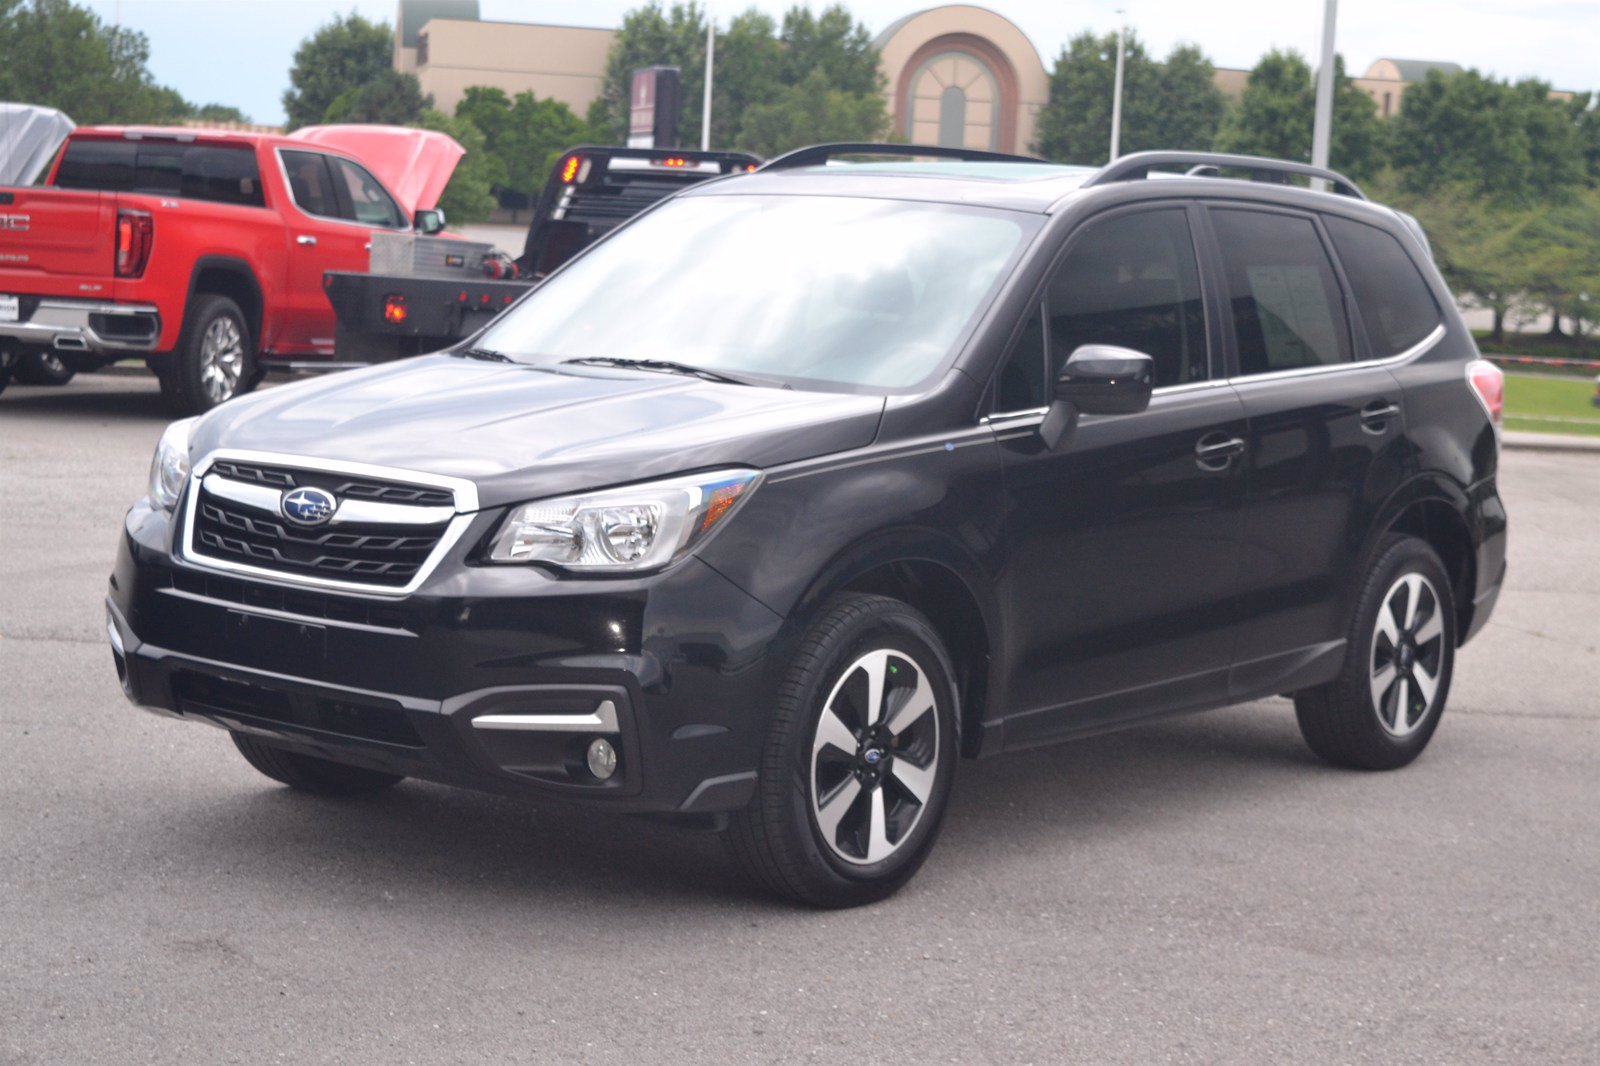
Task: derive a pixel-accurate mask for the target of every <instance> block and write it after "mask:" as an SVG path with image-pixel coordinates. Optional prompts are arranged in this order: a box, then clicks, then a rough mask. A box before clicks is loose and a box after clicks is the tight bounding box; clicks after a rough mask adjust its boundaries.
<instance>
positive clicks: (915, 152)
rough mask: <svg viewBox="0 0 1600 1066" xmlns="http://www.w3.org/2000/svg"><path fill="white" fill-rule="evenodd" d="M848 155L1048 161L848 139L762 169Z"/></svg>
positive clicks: (790, 155)
mask: <svg viewBox="0 0 1600 1066" xmlns="http://www.w3.org/2000/svg"><path fill="white" fill-rule="evenodd" d="M847 155H871V156H904V157H907V158H921V159H956V160H960V161H961V162H963V163H1048V162H1050V161H1049V160H1048V159H1039V158H1038V157H1036V156H1031V155H1011V154H1008V153H1006V152H987V151H983V150H982V149H978V148H941V147H939V146H938V145H933V144H870V143H866V142H859V141H857V142H850V141H845V142H841V143H839V144H813V145H811V146H810V147H809V148H796V149H795V150H794V151H792V152H788V153H785V154H784V155H780V156H778V157H777V158H776V159H773V160H771V161H769V162H768V163H767V165H766V166H764V167H762V168H761V169H762V170H794V169H796V168H798V167H818V166H822V165H824V164H825V163H827V162H828V160H830V159H837V158H839V157H840V156H847Z"/></svg>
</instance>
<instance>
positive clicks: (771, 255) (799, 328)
mask: <svg viewBox="0 0 1600 1066" xmlns="http://www.w3.org/2000/svg"><path fill="white" fill-rule="evenodd" d="M1026 217H1027V216H1018V215H1016V214H1012V213H1007V212H1000V211H988V210H978V209H970V208H958V207H950V206H946V205H941V204H921V203H906V202H902V201H894V200H862V199H849V198H843V197H834V196H826V197H823V196H818V197H790V196H694V197H686V198H684V199H682V200H674V201H671V202H669V203H666V204H663V205H662V206H661V207H660V208H659V209H657V210H656V211H653V212H651V213H650V214H648V215H645V216H643V217H642V218H640V219H639V220H638V221H637V222H635V223H634V224H633V225H631V226H629V227H627V228H626V229H624V230H621V231H619V232H618V233H617V234H615V235H614V236H613V237H611V238H610V239H609V240H606V241H604V242H603V243H601V244H599V245H597V246H595V247H594V248H592V249H590V251H589V252H588V253H587V254H586V255H584V256H583V257H582V258H580V259H577V260H575V261H574V262H572V263H571V264H569V265H568V266H567V267H566V268H565V269H563V270H562V271H561V272H559V273H557V274H555V275H553V276H552V277H551V278H550V279H549V280H548V281H546V282H545V283H544V284H543V285H542V286H540V288H539V289H538V290H537V291H536V292H535V293H534V294H533V295H532V296H530V297H529V298H528V299H527V300H525V301H523V302H522V303H521V304H519V305H518V306H517V307H515V308H513V309H512V310H511V311H508V312H507V313H506V315H505V316H504V317H503V318H501V319H500V320H499V321H497V322H495V323H494V324H493V325H492V326H490V327H489V330H488V332H487V333H485V334H484V335H483V336H482V337H480V338H478V340H477V341H476V342H475V346H476V347H478V348H484V349H488V350H491V351H496V352H502V353H505V354H506V355H508V356H510V357H511V358H513V359H515V360H517V361H518V362H525V363H537V364H552V363H564V362H568V361H570V360H573V359H654V360H671V361H673V362H677V363H684V364H690V365H693V366H696V367H703V368H706V369H709V370H718V371H725V372H727V373H728V374H730V375H737V374H740V373H744V374H748V375H752V376H759V377H768V378H772V377H776V378H780V379H784V380H793V381H811V382H818V383H832V384H839V385H847V386H848V385H855V386H867V387H884V388H901V387H906V386H909V385H914V384H916V383H917V382H919V381H921V380H922V379H923V378H925V377H927V376H928V375H929V374H930V373H931V372H933V371H934V370H935V369H936V368H937V367H938V366H939V364H940V363H941V362H943V361H944V359H945V357H946V356H947V355H948V354H949V353H950V351H951V349H952V347H953V346H954V345H955V343H956V341H957V340H958V339H959V338H960V337H961V335H962V333H963V331H964V330H965V328H966V327H967V325H968V323H970V322H971V321H972V320H973V319H974V317H975V316H976V315H977V313H978V312H979V311H980V310H981V309H982V308H983V306H984V305H985V304H986V303H987V302H988V299H989V297H990V294H991V293H992V292H993V291H994V289H995V288H996V287H997V284H998V281H999V279H1000V278H1001V276H1002V271H1003V270H1005V269H1006V267H1007V266H1008V265H1009V264H1010V262H1011V261H1012V260H1013V259H1014V258H1015V257H1016V256H1017V255H1018V254H1019V252H1020V250H1021V246H1022V238H1023V236H1024V224H1025V223H1024V221H1023V219H1024V218H1026ZM1030 222H1031V220H1030ZM1030 231H1031V230H1030Z"/></svg>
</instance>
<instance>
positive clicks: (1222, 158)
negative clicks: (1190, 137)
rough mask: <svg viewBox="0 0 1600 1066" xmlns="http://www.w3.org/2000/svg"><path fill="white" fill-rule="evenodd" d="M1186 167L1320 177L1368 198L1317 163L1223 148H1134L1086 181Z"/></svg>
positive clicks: (1187, 170)
mask: <svg viewBox="0 0 1600 1066" xmlns="http://www.w3.org/2000/svg"><path fill="white" fill-rule="evenodd" d="M1180 167H1181V168H1183V173H1184V176H1185V177H1197V178H1215V177H1221V176H1222V171H1223V170H1245V171H1249V172H1250V180H1251V181H1265V182H1273V183H1275V184H1279V185H1281V184H1284V181H1283V179H1284V178H1287V177H1289V176H1290V175H1296V176H1299V177H1303V178H1321V179H1322V180H1323V181H1326V182H1329V183H1331V184H1332V185H1333V191H1334V192H1336V193H1338V194H1339V195H1340V196H1353V197H1355V198H1356V199H1358V200H1365V199H1366V198H1367V194H1366V193H1364V192H1362V191H1361V187H1360V186H1359V185H1357V184H1356V183H1355V182H1353V181H1351V180H1350V179H1349V178H1347V177H1345V176H1344V175H1343V174H1340V173H1339V172H1338V171H1336V170H1328V169H1327V168H1326V167H1314V166H1311V165H1310V164H1309V163H1293V162H1290V161H1289V160H1287V159H1263V158H1261V157H1260V156H1253V155H1226V154H1223V153H1220V152H1134V153H1133V154H1131V155H1125V156H1123V157H1122V158H1120V159H1117V160H1114V161H1112V162H1111V163H1108V164H1107V165H1105V166H1103V167H1101V168H1100V169H1099V170H1097V171H1095V173H1094V176H1093V177H1091V178H1090V179H1089V180H1088V181H1086V182H1084V183H1083V187H1084V188H1088V187H1090V186H1092V185H1110V184H1111V183H1113V182H1118V181H1138V180H1140V179H1142V178H1147V177H1149V176H1150V172H1151V171H1152V170H1157V169H1177V168H1180Z"/></svg>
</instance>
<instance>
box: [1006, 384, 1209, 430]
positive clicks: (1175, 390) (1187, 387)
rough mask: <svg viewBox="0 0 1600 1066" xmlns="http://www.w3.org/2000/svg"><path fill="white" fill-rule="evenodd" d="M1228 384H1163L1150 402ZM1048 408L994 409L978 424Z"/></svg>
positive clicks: (1038, 413)
mask: <svg viewBox="0 0 1600 1066" xmlns="http://www.w3.org/2000/svg"><path fill="white" fill-rule="evenodd" d="M1226 384H1228V379H1226V378H1207V379H1206V380H1205V381H1186V382H1184V383H1183V384H1182V385H1163V386H1161V387H1160V388H1159V389H1151V390H1150V402H1151V403H1155V402H1156V400H1158V399H1159V398H1161V397H1163V396H1178V395H1182V394H1183V393H1186V392H1202V391H1205V390H1207V389H1218V388H1221V387H1222V386H1224V385H1226ZM1049 410H1050V408H1048V407H1030V408H1028V409H1026V410H1023V411H996V412H995V413H993V414H988V415H984V416H983V417H982V418H980V419H978V423H979V425H992V424H994V423H996V422H1009V421H1011V420H1012V419H1017V420H1024V419H1043V418H1044V416H1045V414H1046V413H1047V412H1048V411H1049Z"/></svg>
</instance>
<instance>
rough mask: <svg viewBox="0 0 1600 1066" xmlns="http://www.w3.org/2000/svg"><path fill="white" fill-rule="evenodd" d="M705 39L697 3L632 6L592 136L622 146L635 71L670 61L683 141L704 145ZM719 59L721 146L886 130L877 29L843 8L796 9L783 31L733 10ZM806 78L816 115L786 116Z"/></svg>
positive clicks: (595, 108) (715, 122)
mask: <svg viewBox="0 0 1600 1066" xmlns="http://www.w3.org/2000/svg"><path fill="white" fill-rule="evenodd" d="M705 39H706V22H705V12H704V10H703V9H702V8H701V7H700V5H698V4H694V3H675V4H673V5H672V6H671V7H670V8H665V7H663V6H662V5H661V3H660V2H659V0H655V2H652V3H650V4H648V5H646V6H644V7H640V8H636V9H634V10H633V11H630V12H629V13H628V14H627V15H626V16H625V17H624V19H623V25H622V29H621V30H620V31H619V32H618V34H617V38H616V40H615V42H614V43H613V44H612V47H611V53H610V55H609V56H608V58H607V61H606V80H605V86H604V89H603V90H602V93H601V95H600V97H599V98H598V99H597V100H596V101H595V102H594V104H593V105H592V106H591V107H590V109H589V124H590V126H591V128H592V129H593V132H594V135H595V138H596V139H597V140H601V141H608V142H613V143H619V142H621V141H622V140H623V139H624V138H625V137H626V134H627V126H628V93H629V89H630V86H631V82H632V77H633V72H634V71H635V70H638V69H640V68H641V67H647V66H655V65H667V66H676V67H678V68H680V70H681V72H682V81H681V84H682V92H683V101H682V108H681V110H680V112H679V119H678V139H679V143H680V144H681V145H692V144H698V143H699V139H700V115H701V106H702V93H703V86H704V85H705V80H704V79H705ZM716 65H717V66H716V76H715V77H714V78H713V79H712V94H713V96H712V106H711V142H712V144H713V145H714V146H716V147H719V148H729V147H740V148H750V149H752V150H757V149H760V150H765V151H773V150H776V149H774V148H773V147H771V146H773V145H779V146H781V147H794V146H795V145H796V144H797V143H804V141H805V140H839V139H844V138H846V137H852V136H857V135H858V134H859V131H861V130H863V129H872V130H877V131H880V134H875V135H881V131H883V130H886V129H887V128H888V114H887V109H886V107H885V104H884V100H883V81H882V76H881V74H880V73H879V70H878V52H877V49H875V48H874V47H873V45H872V35H871V34H870V33H868V32H867V29H866V27H865V26H863V25H861V24H860V23H858V22H856V21H855V19H853V18H852V17H851V15H850V12H849V11H848V9H846V8H845V7H844V6H843V5H840V4H833V5H830V6H829V7H827V8H824V9H823V10H822V11H821V12H820V13H814V12H812V11H811V10H810V9H809V8H805V7H800V6H796V7H794V8H791V9H790V10H789V11H788V12H787V13H786V14H785V15H784V17H783V21H782V24H781V29H780V28H779V24H778V23H776V22H774V20H773V19H771V18H769V17H768V16H766V15H764V14H762V13H761V12H760V11H758V10H756V9H754V8H752V9H750V10H747V11H745V12H744V13H742V14H740V15H736V16H734V18H733V19H732V21H731V22H730V23H729V24H728V26H727V28H726V29H725V30H719V31H718V32H717V41H716ZM813 74H818V75H820V80H818V79H813V77H812V75H813ZM801 85H809V86H811V87H812V88H813V89H817V88H818V87H819V86H820V90H818V91H820V92H821V93H822V94H823V95H820V96H818V97H817V98H816V101H815V103H814V105H813V111H814V112H815V113H814V114H813V115H811V116H809V117H806V116H803V115H799V114H789V113H790V112H791V111H794V110H795V109H797V108H803V106H804V105H803V104H799V103H796V101H797V100H798V99H799V98H798V97H797V95H796V90H797V89H798V87H799V86H801ZM835 94H843V95H842V96H840V95H835ZM752 116H754V117H753V118H752ZM786 116H787V117H786ZM785 131H788V132H785ZM795 137H800V138H802V141H794V140H792V138H795ZM752 138H753V139H752Z"/></svg>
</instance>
